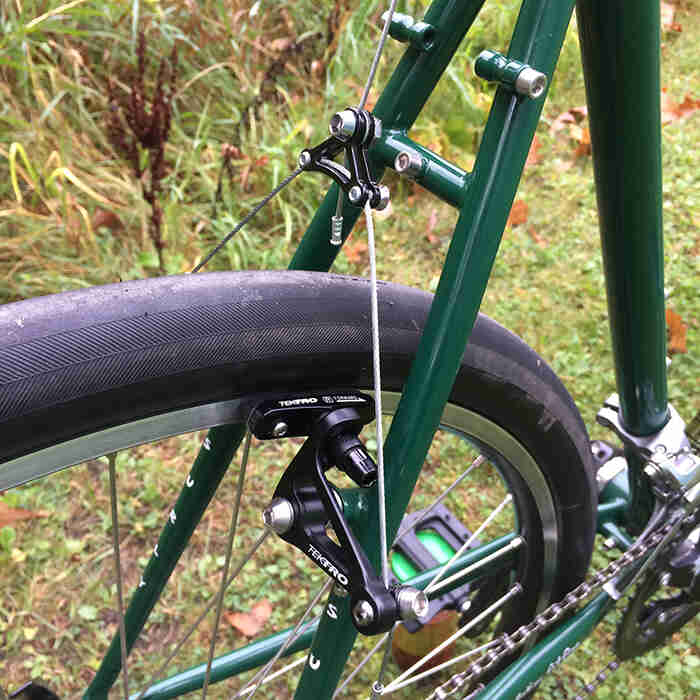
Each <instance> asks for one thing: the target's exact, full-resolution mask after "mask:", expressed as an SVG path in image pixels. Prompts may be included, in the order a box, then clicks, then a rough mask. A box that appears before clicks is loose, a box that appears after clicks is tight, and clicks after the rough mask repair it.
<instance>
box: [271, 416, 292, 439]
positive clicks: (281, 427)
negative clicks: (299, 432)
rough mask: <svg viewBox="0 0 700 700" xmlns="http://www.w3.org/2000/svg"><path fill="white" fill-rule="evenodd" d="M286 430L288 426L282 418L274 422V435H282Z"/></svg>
mask: <svg viewBox="0 0 700 700" xmlns="http://www.w3.org/2000/svg"><path fill="white" fill-rule="evenodd" d="M288 430H289V426H288V425H287V424H286V423H285V422H284V421H283V420H281V421H279V423H275V427H274V428H273V429H272V434H273V435H274V436H275V437H284V436H285V435H286V434H287V431H288Z"/></svg>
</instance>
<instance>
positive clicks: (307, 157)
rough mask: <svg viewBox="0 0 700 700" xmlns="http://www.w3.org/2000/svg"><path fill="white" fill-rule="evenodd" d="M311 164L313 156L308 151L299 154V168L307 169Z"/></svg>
mask: <svg viewBox="0 0 700 700" xmlns="http://www.w3.org/2000/svg"><path fill="white" fill-rule="evenodd" d="M310 162H311V154H310V153H309V152H308V151H302V152H301V153H300V154H299V167H300V168H305V167H306V166H307V165H308V164H309V163H310Z"/></svg>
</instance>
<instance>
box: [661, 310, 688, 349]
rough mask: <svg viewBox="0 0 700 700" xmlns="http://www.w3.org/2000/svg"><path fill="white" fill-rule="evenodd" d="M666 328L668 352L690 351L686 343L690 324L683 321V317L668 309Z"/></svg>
mask: <svg viewBox="0 0 700 700" xmlns="http://www.w3.org/2000/svg"><path fill="white" fill-rule="evenodd" d="M666 330H667V332H668V354H669V355H675V354H678V353H686V352H688V347H687V345H686V334H687V332H688V326H687V325H686V324H685V323H683V319H682V318H681V317H680V316H679V315H678V314H677V313H676V312H675V311H672V310H671V309H666Z"/></svg>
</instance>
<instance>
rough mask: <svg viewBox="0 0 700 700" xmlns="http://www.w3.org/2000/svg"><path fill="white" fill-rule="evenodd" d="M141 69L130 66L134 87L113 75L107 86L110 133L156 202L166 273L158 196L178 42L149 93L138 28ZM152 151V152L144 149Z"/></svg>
mask: <svg viewBox="0 0 700 700" xmlns="http://www.w3.org/2000/svg"><path fill="white" fill-rule="evenodd" d="M136 57H137V66H136V70H135V71H134V70H133V69H132V70H130V71H127V76H126V78H127V82H129V83H130V85H131V90H130V92H128V93H127V92H125V91H124V90H117V87H116V85H115V82H114V81H113V80H112V79H111V78H110V80H109V83H108V86H107V90H108V96H109V106H110V109H109V112H108V115H107V136H108V138H109V141H110V143H111V144H112V146H113V147H114V149H115V150H116V151H117V153H119V154H120V155H121V156H122V157H123V158H124V159H125V160H126V161H127V162H128V163H129V164H130V165H131V168H132V170H133V173H134V175H135V177H136V178H137V179H138V180H139V181H140V182H141V191H142V193H143V198H144V199H145V200H146V202H148V204H149V205H150V207H151V217H150V221H149V235H150V237H151V241H152V242H153V246H154V247H155V249H156V252H157V254H158V267H159V271H160V273H161V274H165V262H164V257H163V249H164V248H165V242H164V241H163V232H162V220H163V210H162V208H161V206H160V202H159V197H160V195H161V193H162V190H163V178H164V177H165V175H166V161H165V145H166V143H167V141H168V136H169V134H170V122H171V119H172V104H171V101H172V98H173V95H174V94H175V81H176V78H177V47H176V46H175V47H173V50H172V52H171V53H170V55H169V56H167V57H163V58H161V60H160V65H159V67H158V73H157V75H156V82H155V86H154V88H153V95H152V97H151V98H150V99H149V97H148V95H147V94H146V86H145V80H144V77H145V74H146V39H145V36H144V33H143V32H140V34H139V41H138V46H137V49H136ZM144 154H147V155H144Z"/></svg>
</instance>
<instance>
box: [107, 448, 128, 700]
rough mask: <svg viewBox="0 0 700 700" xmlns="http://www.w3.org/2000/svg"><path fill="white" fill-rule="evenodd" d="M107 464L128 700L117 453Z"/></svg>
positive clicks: (126, 686) (125, 692)
mask: <svg viewBox="0 0 700 700" xmlns="http://www.w3.org/2000/svg"><path fill="white" fill-rule="evenodd" d="M107 461H108V463H109V500H110V504H111V506H112V541H113V546H114V568H115V574H116V578H117V601H118V604H119V642H120V644H121V656H122V682H123V684H124V700H129V663H128V661H127V652H126V628H125V625H124V582H123V580H122V563H121V556H120V547H119V512H118V508H117V470H116V463H117V453H116V452H112V453H111V454H109V455H108V456H107Z"/></svg>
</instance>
